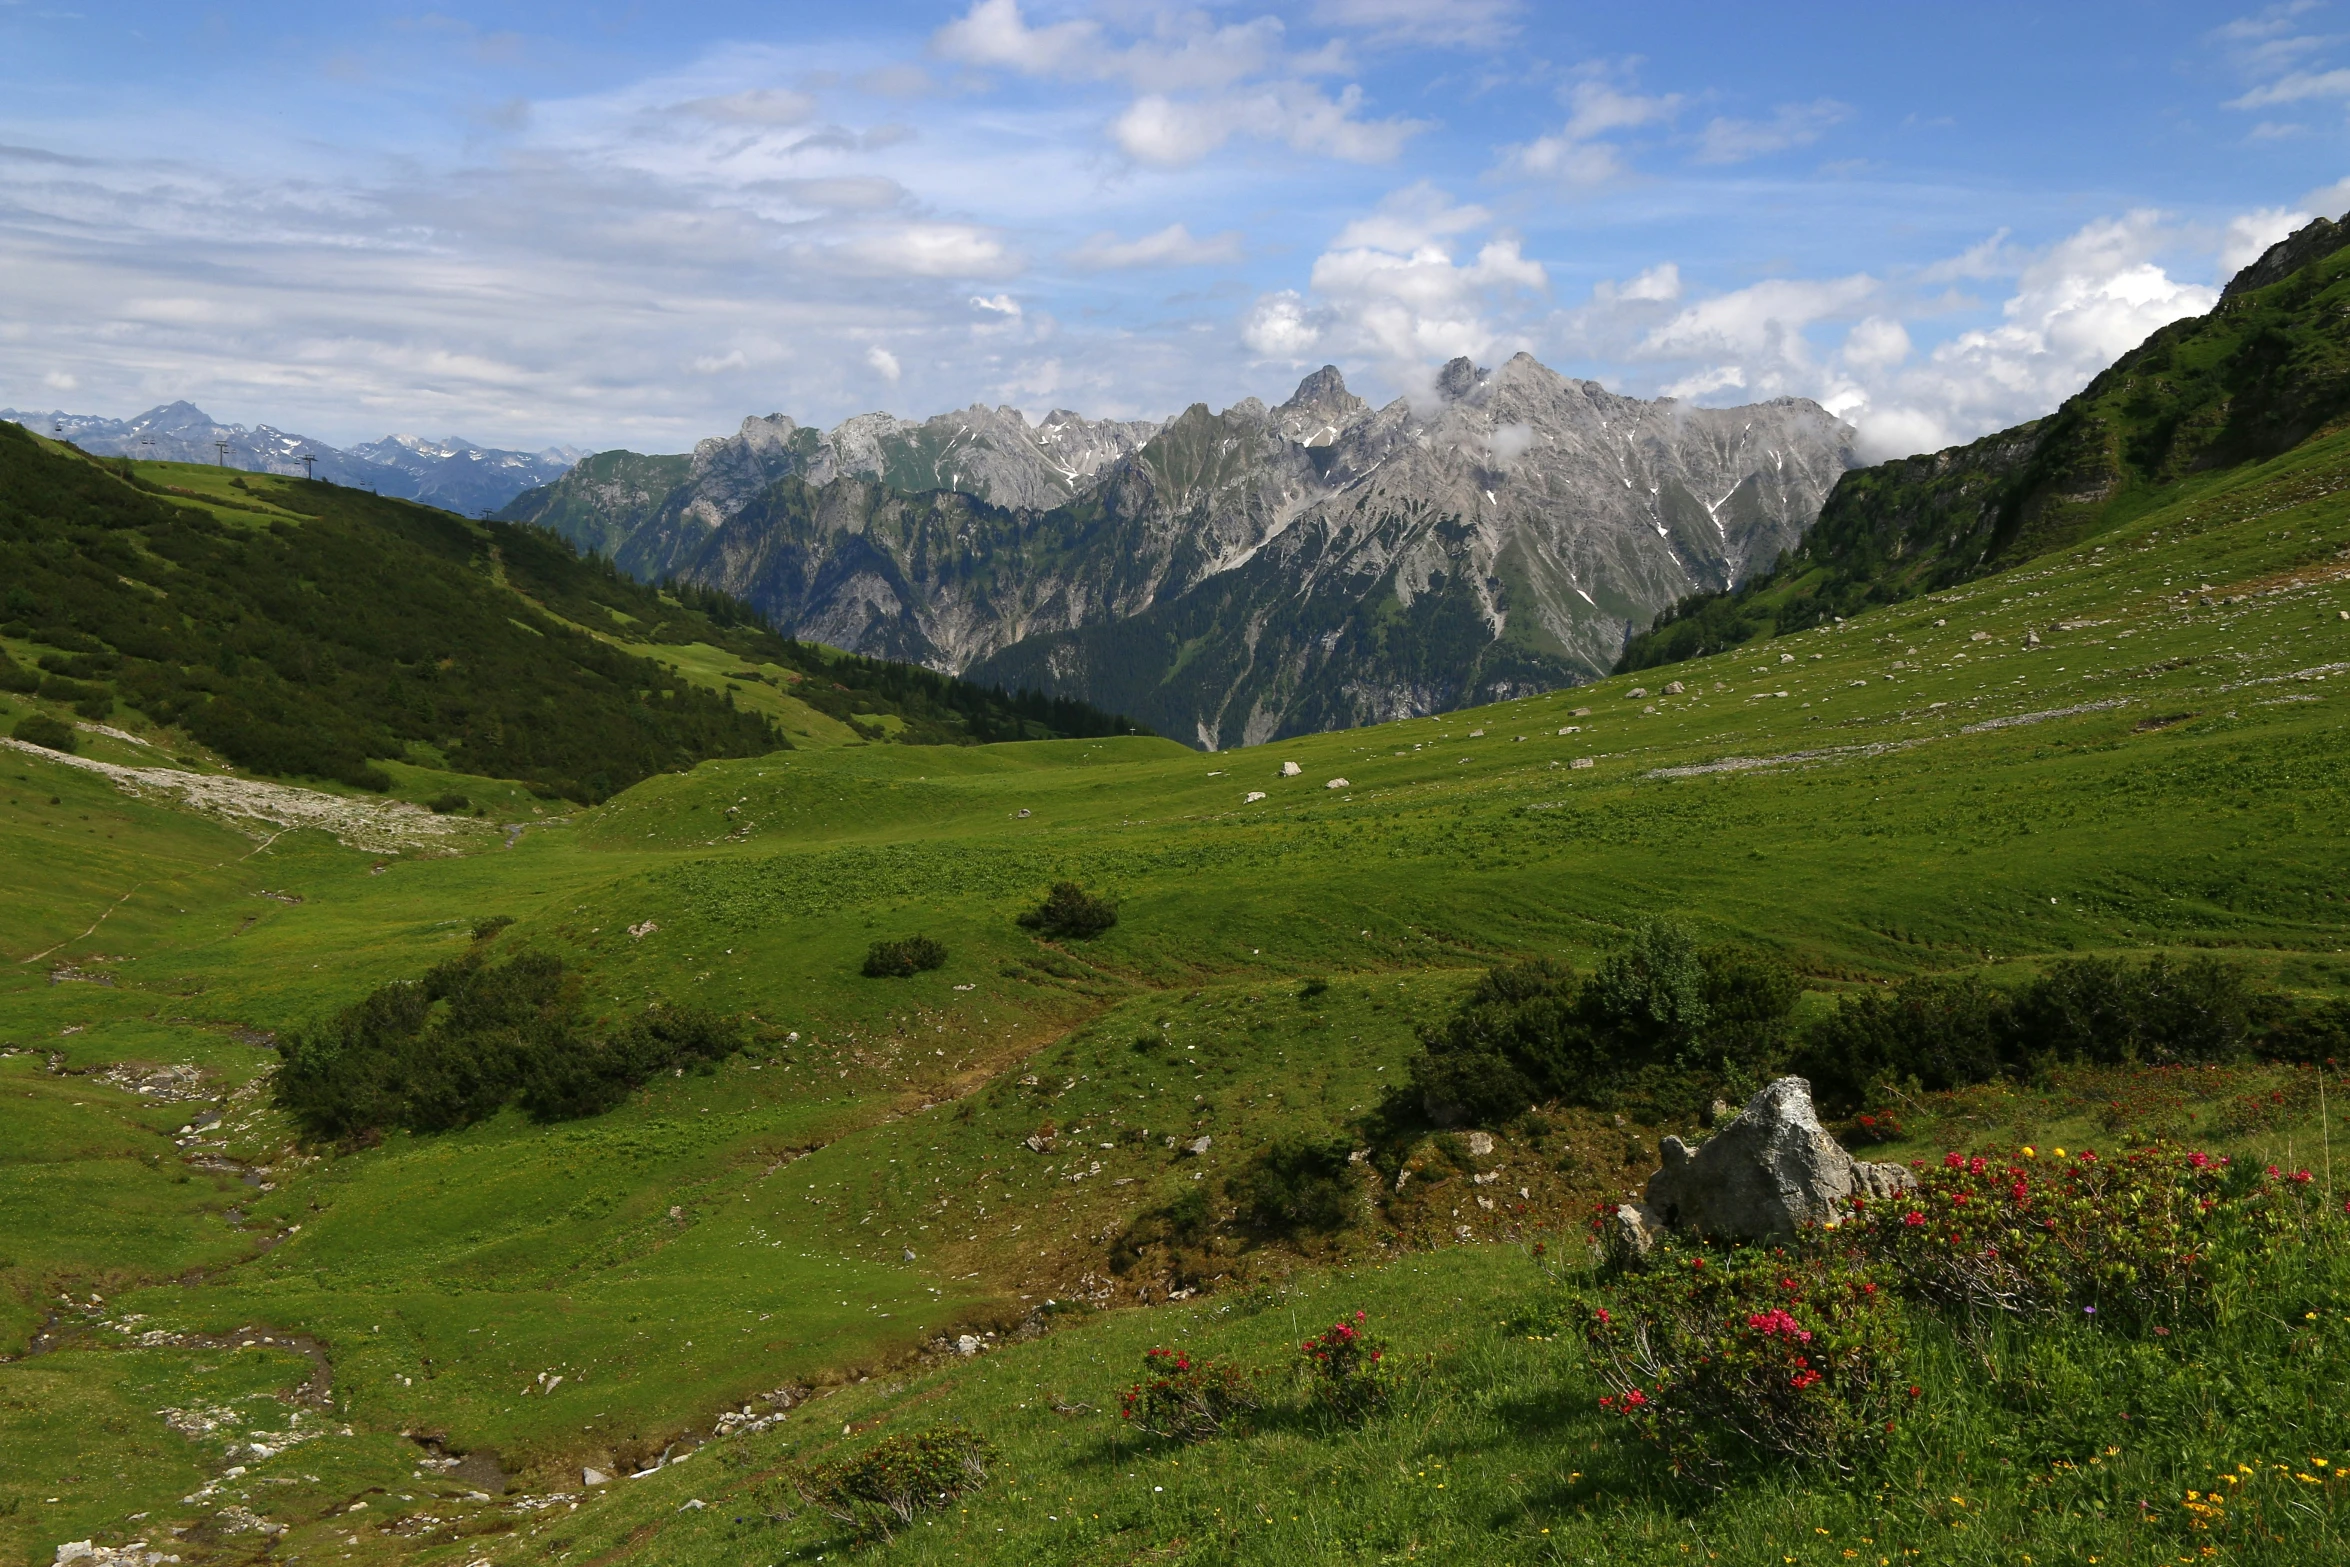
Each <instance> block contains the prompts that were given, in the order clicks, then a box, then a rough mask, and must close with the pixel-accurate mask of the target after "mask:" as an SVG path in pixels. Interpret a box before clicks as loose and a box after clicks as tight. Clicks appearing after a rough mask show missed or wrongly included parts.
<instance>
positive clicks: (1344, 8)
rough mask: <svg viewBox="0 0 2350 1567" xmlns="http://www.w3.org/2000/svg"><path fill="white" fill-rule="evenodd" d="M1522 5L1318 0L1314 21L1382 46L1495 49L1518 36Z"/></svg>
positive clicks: (1475, 0) (1513, 0)
mask: <svg viewBox="0 0 2350 1567" xmlns="http://www.w3.org/2000/svg"><path fill="white" fill-rule="evenodd" d="M1524 11H1525V7H1524V5H1523V4H1521V3H1520V0H1318V3H1317V4H1316V5H1315V7H1314V20H1315V21H1317V22H1320V23H1322V24H1323V25H1324V26H1326V27H1338V28H1346V29H1349V30H1352V31H1356V32H1361V33H1364V34H1366V35H1367V38H1368V41H1369V42H1370V43H1373V44H1378V45H1388V46H1406V45H1413V44H1420V45H1434V46H1435V47H1437V48H1440V49H1491V48H1496V47H1498V46H1500V45H1502V44H1505V43H1507V42H1509V41H1510V40H1511V39H1512V38H1515V37H1516V36H1517V34H1518V18H1519V16H1520V15H1522V14H1523V13H1524Z"/></svg>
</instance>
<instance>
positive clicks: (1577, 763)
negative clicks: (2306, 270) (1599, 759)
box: [1567, 756, 1598, 767]
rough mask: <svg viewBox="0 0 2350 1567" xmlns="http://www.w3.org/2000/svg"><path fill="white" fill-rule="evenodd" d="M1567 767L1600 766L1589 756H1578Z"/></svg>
mask: <svg viewBox="0 0 2350 1567" xmlns="http://www.w3.org/2000/svg"><path fill="white" fill-rule="evenodd" d="M1567 765H1568V766H1569V767H1595V766H1597V765H1598V764H1597V763H1596V762H1594V761H1593V760H1592V759H1591V758H1590V757H1588V756H1578V757H1576V758H1575V759H1574V760H1573V761H1571V762H1569V763H1568V764H1567Z"/></svg>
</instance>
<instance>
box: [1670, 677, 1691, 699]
mask: <svg viewBox="0 0 2350 1567" xmlns="http://www.w3.org/2000/svg"><path fill="white" fill-rule="evenodd" d="M1688 689H1689V688H1688V687H1687V686H1684V685H1683V684H1681V682H1680V681H1678V680H1675V681H1671V682H1669V683H1668V684H1667V685H1666V686H1665V695H1667V696H1679V695H1680V694H1681V693H1682V692H1683V691H1686V690H1688Z"/></svg>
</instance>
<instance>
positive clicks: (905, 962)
mask: <svg viewBox="0 0 2350 1567" xmlns="http://www.w3.org/2000/svg"><path fill="white" fill-rule="evenodd" d="M946 960H947V949H946V948H945V947H943V946H941V945H940V944H939V943H937V942H935V941H932V940H931V939H930V938H929V937H928V936H904V937H900V938H899V939H898V940H896V941H877V942H875V943H874V944H873V945H872V946H871V947H870V948H868V949H867V950H866V953H865V977H866V978H867V979H911V978H912V977H913V976H915V975H916V974H921V973H926V972H928V971H929V970H931V969H934V968H938V967H941V966H942V965H944V964H945V962H946Z"/></svg>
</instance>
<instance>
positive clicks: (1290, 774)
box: [1281, 762, 1305, 778]
mask: <svg viewBox="0 0 2350 1567" xmlns="http://www.w3.org/2000/svg"><path fill="white" fill-rule="evenodd" d="M1304 771H1305V769H1304V768H1302V767H1300V766H1298V765H1297V763H1295V762H1283V763H1282V764H1281V776H1282V777H1284V778H1295V777H1296V776H1297V775H1298V774H1300V773H1302V772H1304Z"/></svg>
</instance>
